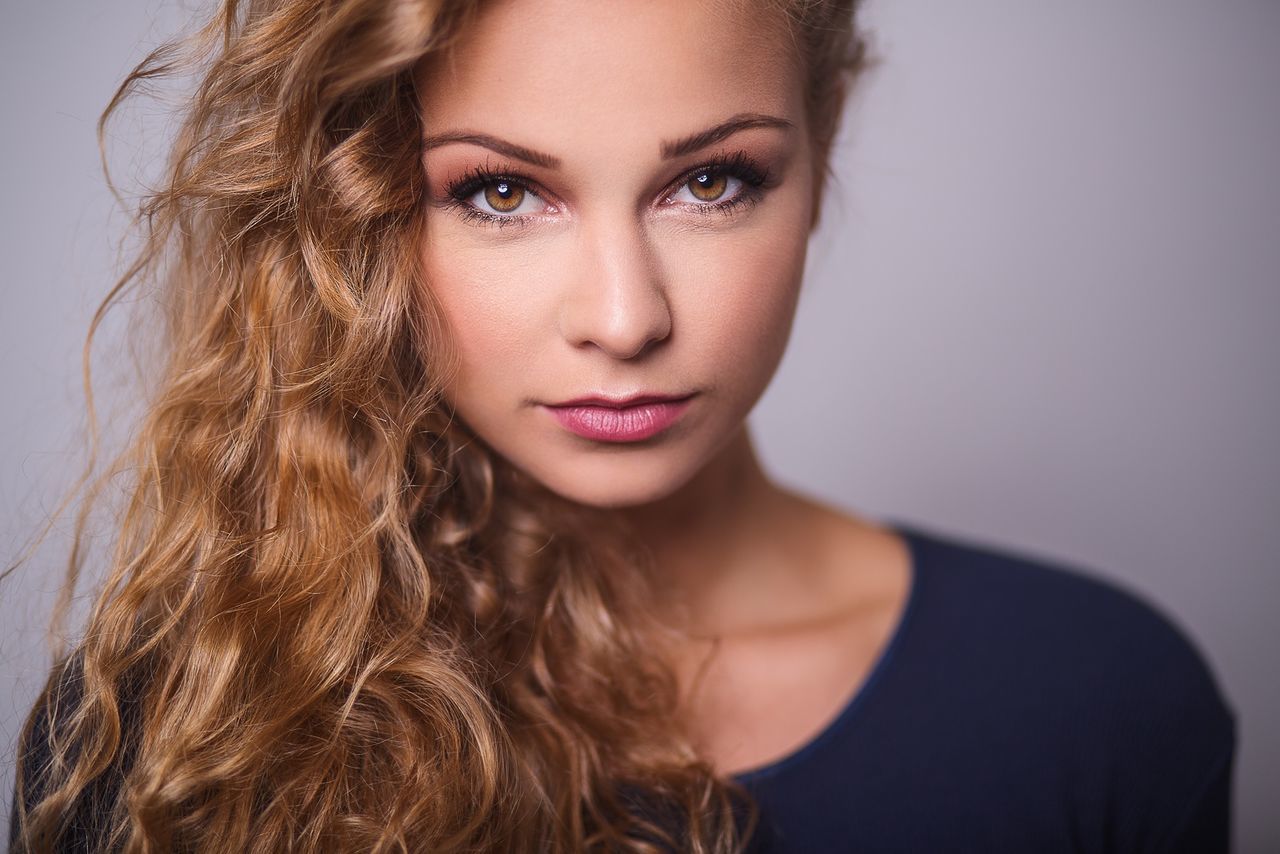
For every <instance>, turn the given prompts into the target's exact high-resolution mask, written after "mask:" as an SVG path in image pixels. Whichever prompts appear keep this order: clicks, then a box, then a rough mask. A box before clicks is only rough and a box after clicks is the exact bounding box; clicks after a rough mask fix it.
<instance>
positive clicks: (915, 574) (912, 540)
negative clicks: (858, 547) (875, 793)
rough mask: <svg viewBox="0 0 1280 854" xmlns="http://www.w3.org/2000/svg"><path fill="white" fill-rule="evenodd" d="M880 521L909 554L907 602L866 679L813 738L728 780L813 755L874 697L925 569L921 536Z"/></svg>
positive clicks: (758, 775)
mask: <svg viewBox="0 0 1280 854" xmlns="http://www.w3.org/2000/svg"><path fill="white" fill-rule="evenodd" d="M881 521H882V523H883V524H884V525H885V527H887V528H889V529H890V530H892V531H893V532H894V533H896V534H898V536H900V537H902V539H903V541H904V542H905V543H906V545H907V551H908V553H909V561H908V563H909V570H910V580H909V587H908V589H907V601H906V604H905V605H904V606H903V608H902V614H901V615H900V616H899V617H898V624H897V625H896V626H895V627H894V629H893V633H892V634H891V635H890V636H889V640H888V641H887V642H886V643H885V645H884V647H883V648H882V649H881V650H880V654H879V656H878V657H877V658H876V661H875V663H874V664H873V665H872V666H871V670H870V672H869V673H868V674H867V676H866V678H864V679H863V680H862V681H861V682H860V683H859V684H858V686H857V687H856V688H854V689H853V694H852V696H850V697H849V699H848V700H846V701H845V703H844V705H843V706H841V708H840V710H839V711H838V712H836V714H835V716H834V717H833V718H831V720H830V721H828V723H827V724H826V726H824V727H823V728H822V729H821V730H819V731H818V733H817V735H815V736H813V738H811V739H809V740H808V741H806V742H805V743H804V744H802V745H800V746H799V747H797V748H796V749H795V750H793V751H791V752H790V753H787V754H785V755H783V756H781V757H779V758H778V759H774V760H772V761H770V762H766V763H764V764H763V765H757V766H755V767H754V768H748V769H747V770H745V771H739V772H737V773H734V774H731V775H730V777H731V778H732V779H733V780H736V781H738V782H739V783H746V784H752V783H756V782H759V781H760V780H763V779H766V778H768V777H772V776H774V775H775V774H778V773H781V772H783V771H785V770H787V769H789V768H791V767H792V766H794V765H797V764H799V763H801V762H803V761H804V760H805V759H807V758H808V757H809V756H811V755H812V754H814V753H817V752H818V751H819V750H821V749H822V748H823V747H825V746H826V745H827V743H828V742H830V741H831V740H832V739H834V738H835V737H836V736H837V735H838V734H839V733H840V732H841V731H842V730H843V729H845V728H846V727H847V726H848V725H849V723H850V721H852V720H853V719H854V718H855V717H856V716H857V713H858V711H859V710H860V709H861V708H862V706H863V705H865V704H866V702H867V698H868V697H869V696H871V695H872V694H873V693H874V691H875V688H876V686H877V685H878V684H879V683H880V682H881V681H883V679H884V673H885V671H887V670H888V669H889V666H890V665H891V664H892V662H893V660H894V658H895V657H896V656H897V654H898V650H899V648H900V647H901V646H902V644H903V640H902V639H903V637H904V636H905V635H906V634H907V630H908V629H909V628H910V626H911V625H912V623H913V622H914V620H915V614H916V612H917V611H918V610H919V602H920V588H921V586H922V581H923V577H924V568H925V565H924V558H923V555H924V551H925V550H924V548H923V545H924V543H923V540H924V535H923V534H922V533H921V532H920V531H918V530H917V529H916V528H915V527H914V526H913V525H910V524H907V523H904V522H902V521H899V520H897V519H894V518H884V519H882V520H881Z"/></svg>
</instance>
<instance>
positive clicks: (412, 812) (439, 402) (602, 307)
mask: <svg viewBox="0 0 1280 854" xmlns="http://www.w3.org/2000/svg"><path fill="white" fill-rule="evenodd" d="M853 18H854V10H853V8H852V4H851V3H850V2H848V0H843V2H842V0H830V2H823V0H719V2H710V0H708V2H703V3H688V2H676V1H675V0H664V1H663V2H644V3H641V2H620V3H607V4H606V3H592V2H586V0H576V2H572V1H571V0H555V2H550V0H503V2H494V3H486V4H475V3H463V2H427V1H426V0H332V2H318V0H274V2H268V0H262V2H250V3H237V2H234V1H233V0H227V2H226V3H225V4H224V7H223V8H222V9H221V11H220V12H219V14H218V16H217V17H216V18H215V19H214V20H213V21H212V22H211V23H210V24H209V26H208V27H207V28H206V29H205V30H204V31H203V33H202V34H201V37H200V39H199V40H198V42H197V45H196V47H197V48H198V49H199V48H203V49H205V50H206V51H207V53H206V54H201V53H200V52H199V50H198V49H197V50H196V52H195V53H194V54H193V57H194V59H195V60H196V61H197V63H199V62H205V63H206V64H205V65H201V66H198V67H199V68H200V69H201V73H202V75H203V76H202V77H201V78H200V83H199V87H198V89H197V91H196V93H195V96H194V98H193V101H192V103H191V106H190V112H189V114H188V116H187V119H186V122H185V124H184V125H183V127H182V130H181V132H180V134H179V136H178V138H177V140H176V142H175V149H174V156H173V159H172V164H171V171H170V172H169V174H168V178H167V180H166V182H165V184H164V186H162V187H161V188H160V189H159V190H158V191H157V192H156V193H155V194H154V195H153V196H151V197H150V198H149V199H148V201H147V203H146V205H145V207H144V209H143V211H142V214H143V216H142V218H141V223H142V224H143V225H144V226H145V227H146V229H147V231H146V238H147V241H148V242H147V243H146V246H145V251H144V253H143V255H142V257H141V259H140V262H139V264H138V265H137V267H136V268H135V269H134V270H132V271H131V272H130V275H129V276H128V277H126V280H125V283H128V282H130V281H133V280H134V279H135V278H142V277H145V276H150V277H151V278H152V279H153V280H154V281H155V282H157V283H158V284H159V285H160V286H161V287H162V289H163V290H162V291H161V294H160V298H159V302H160V304H162V305H164V306H166V308H167V311H168V314H167V325H166V328H165V336H166V341H167V342H168V344H167V346H168V352H169V354H170V356H169V361H168V363H167V365H166V368H165V370H164V372H163V374H162V376H161V377H160V380H159V383H158V386H157V392H156V394H155V397H154V400H153V401H152V402H151V404H150V408H149V410H148V415H147V419H146V421H145V423H144V425H143V427H142V429H141V430H140V431H139V433H138V438H137V440H136V442H135V443H134V445H133V446H132V447H131V448H130V449H129V452H128V454H129V455H128V456H127V457H126V458H125V463H126V464H127V465H129V466H131V468H132V470H133V471H135V472H136V476H137V482H136V486H135V489H134V492H133V500H132V503H131V504H130V506H129V507H128V508H127V510H126V511H125V514H124V517H123V519H122V524H121V532H120V541H119V547H118V550H117V552H116V556H115V559H114V564H113V566H112V567H111V573H110V575H109V577H108V578H107V580H106V582H105V586H104V589H103V591H102V593H101V596H100V598H99V600H98V603H97V605H96V607H95V610H94V612H93V614H92V615H91V617H90V619H89V623H88V626H87V629H86V632H85V634H84V636H83V638H82V639H81V640H80V641H79V642H78V643H77V644H76V646H75V648H73V649H72V650H70V651H69V654H67V655H65V656H61V657H60V659H59V663H58V665H57V666H56V667H55V668H54V670H53V672H52V674H51V676H50V680H49V684H48V687H47V688H46V691H45V694H44V696H42V698H41V700H40V702H39V703H37V705H36V708H35V709H34V710H33V713H32V716H31V718H30V720H29V723H28V727H27V729H26V731H25V732H24V734H23V741H22V745H21V756H22V757H23V761H22V764H21V766H20V767H21V773H20V775H19V780H18V783H19V790H18V793H17V799H18V800H17V810H18V811H17V812H16V813H15V816H16V820H15V833H16V836H15V847H16V848H17V849H19V850H32V851H37V850H64V849H88V850H108V849H113V848H124V849H125V850H131V851H144V850H145V851H167V850H199V851H240V850H253V851H295V850H297V851H311V850H317V851H393V850H411V851H455V850H457V851H461V850H466V851H478V850H483V851H547V850H554V851H584V850H625V851H654V850H677V851H723V852H728V851H736V850H743V849H744V848H745V847H747V846H750V847H751V848H752V849H754V850H762V851H763V850H772V851H845V850H868V851H970V850H972V851H986V852H991V851H1038V852H1048V851H1080V850H1083V851H1102V850H1115V851H1193V850H1194V851H1210V850H1222V849H1224V848H1225V847H1226V845H1227V835H1228V830H1227V815H1228V804H1227V800H1228V793H1229V781H1230V769H1231V763H1232V757H1233V749H1234V737H1235V736H1234V721H1233V715H1232V712H1231V711H1230V709H1229V708H1228V706H1227V705H1226V704H1225V702H1224V700H1223V699H1222V697H1221V696H1220V694H1219V693H1218V691H1217V688H1216V687H1215V685H1214V683H1213V679H1212V676H1211V674H1209V672H1208V671H1207V670H1206V668H1205V667H1204V664H1203V663H1202V661H1201V660H1200V658H1199V657H1198V656H1197V654H1196V653H1195V651H1194V650H1193V648H1192V647H1191V646H1190V645H1189V644H1188V643H1187V641H1186V640H1185V638H1183V637H1182V636H1181V635H1180V634H1179V633H1178V632H1177V630H1176V629H1174V628H1173V627H1172V626H1171V625H1170V624H1169V623H1168V622H1167V621H1166V620H1164V619H1163V618H1162V617H1161V616H1159V615H1158V614H1157V613H1156V612H1155V611H1153V610H1152V609H1151V608H1150V607H1148V606H1147V605H1145V604H1143V603H1142V602H1140V601H1139V600H1138V599H1136V598H1134V597H1132V596H1131V595H1129V594H1127V593H1124V592H1121V591H1119V590H1117V589H1115V588H1113V587H1111V586H1108V585H1105V584H1103V583H1102V582H1099V581H1097V580H1094V579H1091V578H1089V577H1088V576H1086V575H1084V574H1082V573H1077V572H1074V571H1071V570H1069V569H1067V568H1064V567H1056V566H1050V565H1047V564H1043V563H1039V562H1036V561H1033V560H1032V559H1030V558H1027V557H1022V556H1018V555H1014V554H1012V553H1009V552H1004V551H1000V550H996V549H992V548H988V547H983V546H980V545H978V544H974V543H964V542H960V541H958V540H952V539H946V538H943V537H941V536H939V535H935V534H930V533H927V532H925V531H921V530H919V529H916V528H912V527H909V526H906V525H902V524H887V523H883V522H876V521H874V520H871V519H866V518H862V517H859V516H857V515H853V514H850V513H847V512H844V511H841V510H837V509H835V508H831V507H827V506H824V505H822V504H820V503H818V502H815V501H813V500H811V499H808V498H805V497H803V496H801V495H798V494H795V493H793V492H790V491H787V490H785V489H783V488H781V487H779V486H778V485H776V484H774V483H773V482H772V481H771V480H770V479H769V478H768V477H766V476H765V474H764V473H763V472H762V470H761V468H760V466H759V465H758V463H757V461H756V457H755V454H754V451H753V448H752V443H751V440H750V437H749V435H748V433H747V432H746V429H745V426H744V419H745V417H746V415H747V413H748V412H749V411H750V409H751V408H752V406H753V405H754V403H755V402H756V401H757V399H758V398H759V397H760V395H761V394H762V392H763V390H764V388H765V386H766V385H767V383H768V382H769V380H770V378H771V377H772V375H773V373H774V370H775V368H776V367H777V364H778V361H779V359H780V358H781V356H782V352H783V350H784V347H785V343H786V340H787V337H788V333H789V329H790V324H791V321H792V316H793V312H794V309H795V305H796V300H797V297H798V292H799V288H800V282H801V279H802V273H803V268H804V261H805V251H806V247H807V241H808V236H809V233H810V231H811V230H812V228H813V226H814V225H815V224H816V222H817V218H818V212H819V210H820V205H821V198H822V191H823V187H824V184H825V179H826V176H827V172H828V153H829V149H830V144H831V140H832V137H833V135H834V133H835V129H836V128H837V126H838V123H839V118H840V114H841V109H842V106H843V103H844V100H845V95H846V93H847V91H848V89H849V87H850V85H851V84H852V83H853V81H854V80H855V79H856V77H857V75H858V74H859V72H860V71H861V69H862V67H863V65H864V47H863V43H862V41H861V39H860V38H859V37H858V35H857V29H856V27H855V26H854V20H853ZM168 56H169V53H167V52H161V53H159V54H157V55H154V56H153V57H152V58H151V59H150V60H149V61H147V62H145V63H144V64H143V65H142V66H140V67H139V69H137V70H136V71H135V72H134V74H133V75H132V76H131V77H130V78H129V80H128V81H126V84H125V85H124V86H123V87H122V90H121V94H120V96H118V97H117V101H116V102H113V104H112V106H111V107H109V108H108V116H109V115H110V113H111V111H112V110H113V109H114V108H115V106H116V103H118V102H119V100H120V98H121V97H123V96H124V95H125V94H127V93H128V92H129V91H130V89H131V88H132V86H134V85H135V84H137V83H139V82H141V81H144V80H146V79H148V78H150V77H152V76H155V75H156V74H159V73H162V72H165V71H169V70H171V68H170V66H168V65H166V62H167V61H168V59H167V58H168ZM202 57H207V58H204V59H202ZM74 564H75V560H74V559H73V566H74Z"/></svg>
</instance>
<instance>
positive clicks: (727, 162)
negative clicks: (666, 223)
mask: <svg viewBox="0 0 1280 854" xmlns="http://www.w3.org/2000/svg"><path fill="white" fill-rule="evenodd" d="M703 173H710V174H711V175H713V176H714V175H728V176H729V177H732V178H737V179H738V180H740V181H741V182H742V186H741V187H740V188H739V189H738V192H737V193H736V194H734V195H733V196H732V197H731V198H729V199H728V200H726V201H723V202H708V203H706V204H696V205H693V209H694V210H695V211H696V212H698V213H699V214H702V215H710V214H714V213H719V214H723V215H725V216H729V215H731V214H733V213H734V212H735V211H737V210H738V209H739V208H745V207H748V206H750V205H754V204H756V203H757V202H759V201H760V200H761V199H762V198H763V197H764V193H765V191H766V190H768V189H771V188H772V186H773V184H772V175H771V174H770V172H769V170H768V169H766V168H764V167H763V166H761V165H760V164H758V163H756V161H755V160H753V159H752V158H751V157H749V156H748V155H747V154H746V153H745V152H742V151H737V152H734V153H733V154H728V155H725V154H720V155H716V156H715V157H712V158H711V159H710V160H709V161H707V162H706V163H703V164H702V165H700V166H698V167H697V168H695V169H691V170H689V171H688V172H686V173H685V174H684V175H682V176H681V177H680V179H679V180H678V181H676V182H675V183H674V184H673V185H672V186H673V187H674V188H675V189H674V190H673V192H678V191H679V190H680V188H681V187H683V186H684V185H685V184H687V183H688V182H689V181H691V180H693V178H694V177H696V176H698V175H701V174H703ZM495 181H509V182H511V183H513V184H515V185H517V186H518V187H520V188H521V189H523V190H524V191H526V192H533V193H534V195H538V193H536V192H534V189H533V185H532V182H530V181H528V180H527V179H525V178H523V177H521V176H520V175H518V174H515V173H513V172H510V171H506V170H498V169H493V168H491V167H490V166H488V165H487V164H486V165H485V166H477V167H475V168H473V169H471V170H470V171H468V172H467V173H466V174H464V175H463V176H462V177H461V178H458V179H457V180H455V181H453V182H452V183H450V184H449V186H448V187H446V188H445V198H444V204H445V206H446V207H450V208H453V209H455V210H457V211H458V214H459V215H460V216H461V217H462V218H463V219H465V220H468V221H471V222H478V223H481V224H484V225H493V226H496V227H498V228H504V227H506V226H510V225H523V224H526V223H527V222H528V221H529V220H531V219H533V218H534V215H532V214H512V215H507V216H500V215H498V214H491V213H489V212H488V211H482V210H480V209H479V208H477V207H476V206H475V205H473V204H471V203H470V202H469V201H468V199H470V198H471V197H472V196H474V195H475V194H476V193H477V192H479V191H480V190H482V189H483V188H484V187H485V186H486V185H488V184H491V183H493V182H495Z"/></svg>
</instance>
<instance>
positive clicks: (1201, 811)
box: [1166, 739, 1234, 854]
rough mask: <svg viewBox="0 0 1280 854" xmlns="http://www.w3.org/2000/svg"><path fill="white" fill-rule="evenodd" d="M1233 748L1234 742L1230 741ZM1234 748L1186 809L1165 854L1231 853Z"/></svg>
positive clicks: (1226, 754) (1221, 760) (1221, 761)
mask: <svg viewBox="0 0 1280 854" xmlns="http://www.w3.org/2000/svg"><path fill="white" fill-rule="evenodd" d="M1233 745H1234V739H1233ZM1233 764H1234V749H1232V750H1228V751H1227V752H1226V753H1224V754H1223V756H1222V758H1221V759H1220V760H1219V761H1218V764H1217V766H1216V767H1215V768H1214V769H1213V771H1212V772H1211V773H1210V775H1209V777H1208V779H1207V780H1206V781H1205V783H1204V785H1203V787H1202V790H1201V791H1200V792H1199V793H1198V794H1197V795H1196V797H1195V799H1194V800H1193V801H1192V802H1191V804H1190V805H1189V806H1188V807H1187V809H1186V811H1185V812H1184V814H1183V816H1184V817H1183V819H1182V824H1181V826H1179V827H1177V828H1176V829H1175V831H1174V833H1173V835H1172V837H1171V839H1170V842H1169V845H1168V847H1167V849H1166V850H1167V854H1217V852H1222V854H1227V852H1230V851H1231V850H1232V838H1231V775H1232V768H1233Z"/></svg>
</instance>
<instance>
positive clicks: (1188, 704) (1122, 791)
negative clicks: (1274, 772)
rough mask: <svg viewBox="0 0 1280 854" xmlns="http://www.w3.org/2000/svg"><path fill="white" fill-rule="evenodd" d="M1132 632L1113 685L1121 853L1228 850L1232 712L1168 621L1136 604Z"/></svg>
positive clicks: (1190, 643)
mask: <svg viewBox="0 0 1280 854" xmlns="http://www.w3.org/2000/svg"><path fill="white" fill-rule="evenodd" d="M1126 632H1127V636H1126V637H1125V638H1124V641H1125V642H1124V644H1123V645H1122V646H1120V647H1119V648H1118V649H1119V650H1122V652H1120V653H1119V654H1118V655H1117V659H1118V660H1117V670H1116V671H1113V676H1115V677H1116V680H1115V681H1114V682H1113V683H1112V688H1113V690H1114V694H1113V697H1114V699H1115V702H1116V703H1117V704H1118V705H1117V707H1116V708H1117V715H1118V726H1117V728H1116V729H1115V730H1113V731H1112V736H1113V738H1115V739H1117V740H1116V741H1115V742H1114V743H1115V745H1116V748H1115V750H1116V752H1115V756H1116V760H1115V764H1114V765H1113V768H1112V771H1113V776H1112V783H1113V786H1114V788H1113V792H1114V793H1115V797H1116V801H1115V802H1114V812H1113V813H1112V815H1113V817H1114V825H1113V830H1115V831H1116V833H1117V836H1118V839H1116V840H1115V841H1116V842H1118V843H1119V844H1118V845H1116V849H1117V850H1120V851H1126V852H1133V854H1190V852H1196V854H1227V853H1228V852H1230V850H1231V803H1230V802H1231V788H1232V787H1231V777H1232V772H1233V767H1234V760H1235V751H1236V741H1237V723H1236V718H1237V715H1236V712H1235V710H1234V709H1233V707H1232V705H1231V703H1230V701H1229V700H1228V699H1227V698H1226V696H1225V695H1224V694H1223V693H1222V690H1221V688H1220V687H1219V684H1218V681H1217V679H1216V677H1215V675H1214V673H1213V671H1212V669H1211V668H1210V667H1209V665H1208V663H1207V661H1206V659H1205V658H1204V657H1203V656H1202V654H1201V653H1200V651H1199V649H1198V648H1197V647H1196V646H1195V644H1194V643H1193V641H1192V640H1191V639H1190V636H1189V635H1187V634H1186V633H1185V632H1184V631H1183V630H1182V629H1181V628H1179V627H1178V626H1177V625H1176V624H1175V623H1174V622H1173V621H1172V619H1171V618H1169V617H1167V616H1165V615H1164V614H1163V613H1162V612H1160V611H1158V610H1156V609H1155V608H1154V607H1150V606H1147V607H1143V606H1142V605H1139V606H1138V607H1137V608H1136V610H1135V613H1133V614H1132V615H1131V617H1130V619H1129V620H1128V621H1127V623H1126Z"/></svg>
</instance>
